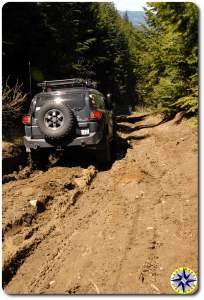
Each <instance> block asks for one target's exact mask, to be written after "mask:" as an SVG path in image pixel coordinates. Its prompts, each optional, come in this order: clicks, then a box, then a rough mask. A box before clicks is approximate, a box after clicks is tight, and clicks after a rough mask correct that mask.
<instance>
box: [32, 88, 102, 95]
mask: <svg viewBox="0 0 204 300" xmlns="http://www.w3.org/2000/svg"><path fill="white" fill-rule="evenodd" d="M82 92H83V93H86V92H92V93H93V92H95V93H97V94H101V92H99V91H98V90H96V89H93V88H87V87H74V88H64V89H62V88H61V89H56V90H54V91H47V92H40V93H38V94H36V96H45V95H47V96H48V95H50V96H55V95H56V96H58V95H64V94H76V93H77V94H78V93H82Z"/></svg>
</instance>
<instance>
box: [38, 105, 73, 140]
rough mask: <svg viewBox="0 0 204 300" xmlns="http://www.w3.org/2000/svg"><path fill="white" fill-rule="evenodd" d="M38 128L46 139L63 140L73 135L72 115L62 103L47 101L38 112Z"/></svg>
mask: <svg viewBox="0 0 204 300" xmlns="http://www.w3.org/2000/svg"><path fill="white" fill-rule="evenodd" d="M38 126H39V127H40V130H41V132H42V133H43V134H44V136H45V138H46V139H48V140H50V141H58V140H63V139H65V138H66V137H68V136H71V135H72V133H73V129H74V115H73V113H72V111H71V109H70V108H69V107H68V106H67V105H65V104H64V103H58V102H56V101H54V100H53V101H49V102H48V103H45V104H44V105H43V106H42V107H41V109H40V111H39V115H38Z"/></svg>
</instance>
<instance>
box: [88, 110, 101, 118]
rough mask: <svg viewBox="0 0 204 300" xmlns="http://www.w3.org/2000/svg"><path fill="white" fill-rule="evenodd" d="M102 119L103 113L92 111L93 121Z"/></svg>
mask: <svg viewBox="0 0 204 300" xmlns="http://www.w3.org/2000/svg"><path fill="white" fill-rule="evenodd" d="M101 117H102V113H101V112H100V111H92V112H91V114H90V118H91V120H100V119H101Z"/></svg>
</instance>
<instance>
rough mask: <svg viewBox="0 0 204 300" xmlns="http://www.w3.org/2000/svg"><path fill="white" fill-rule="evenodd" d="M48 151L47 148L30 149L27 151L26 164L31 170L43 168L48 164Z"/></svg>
mask: <svg viewBox="0 0 204 300" xmlns="http://www.w3.org/2000/svg"><path fill="white" fill-rule="evenodd" d="M48 163H49V153H48V151H47V149H37V150H31V152H29V153H28V164H29V167H30V168H31V169H33V170H43V169H45V168H46V167H47V166H48Z"/></svg>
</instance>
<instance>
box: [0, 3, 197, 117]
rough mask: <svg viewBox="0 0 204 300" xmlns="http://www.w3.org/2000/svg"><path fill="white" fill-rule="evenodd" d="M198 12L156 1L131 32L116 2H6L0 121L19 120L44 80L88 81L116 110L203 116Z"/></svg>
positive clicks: (189, 5) (192, 7) (183, 5)
mask: <svg viewBox="0 0 204 300" xmlns="http://www.w3.org/2000/svg"><path fill="white" fill-rule="evenodd" d="M198 17H199V11H198V8H197V7H196V6H195V4H193V3H189V2H179V3H176V2H169V3H168V2H160V3H159V2H151V3H148V6H147V8H145V19H146V20H145V24H144V25H140V26H137V27H134V26H133V25H132V23H131V22H130V21H129V20H128V17H127V15H125V17H121V16H120V15H119V13H118V12H117V10H116V8H115V6H114V4H112V3H98V2H92V3H89V2H87V3H77V2H75V3H72V2H61V3H46V2H31V3H17V2H16V3H6V4H5V5H4V7H3V16H2V18H3V20H2V21H3V38H2V42H3V50H2V54H3V58H2V63H3V76H2V78H3V97H2V101H3V106H2V108H3V114H4V113H6V112H7V113H8V111H9V110H10V112H12V114H13V115H17V114H21V113H22V108H23V109H24V108H25V107H27V106H28V105H29V102H30V99H31V96H32V95H31V94H30V84H29V63H30V71H31V77H32V93H35V92H36V91H37V90H36V83H37V82H38V81H42V80H51V79H62V78H72V77H82V78H91V79H94V80H95V81H97V83H98V86H99V89H100V90H101V91H102V92H103V93H104V94H107V93H111V94H112V95H113V96H112V99H113V101H114V102H116V103H121V104H128V105H132V107H133V108H134V107H137V106H143V107H147V108H148V109H153V110H157V111H161V112H164V113H165V114H167V115H168V114H169V115H172V114H173V115H174V114H175V113H176V112H179V111H182V112H183V113H184V114H185V115H189V116H191V115H197V113H198V80H199V71H198V50H199V49H198Z"/></svg>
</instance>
